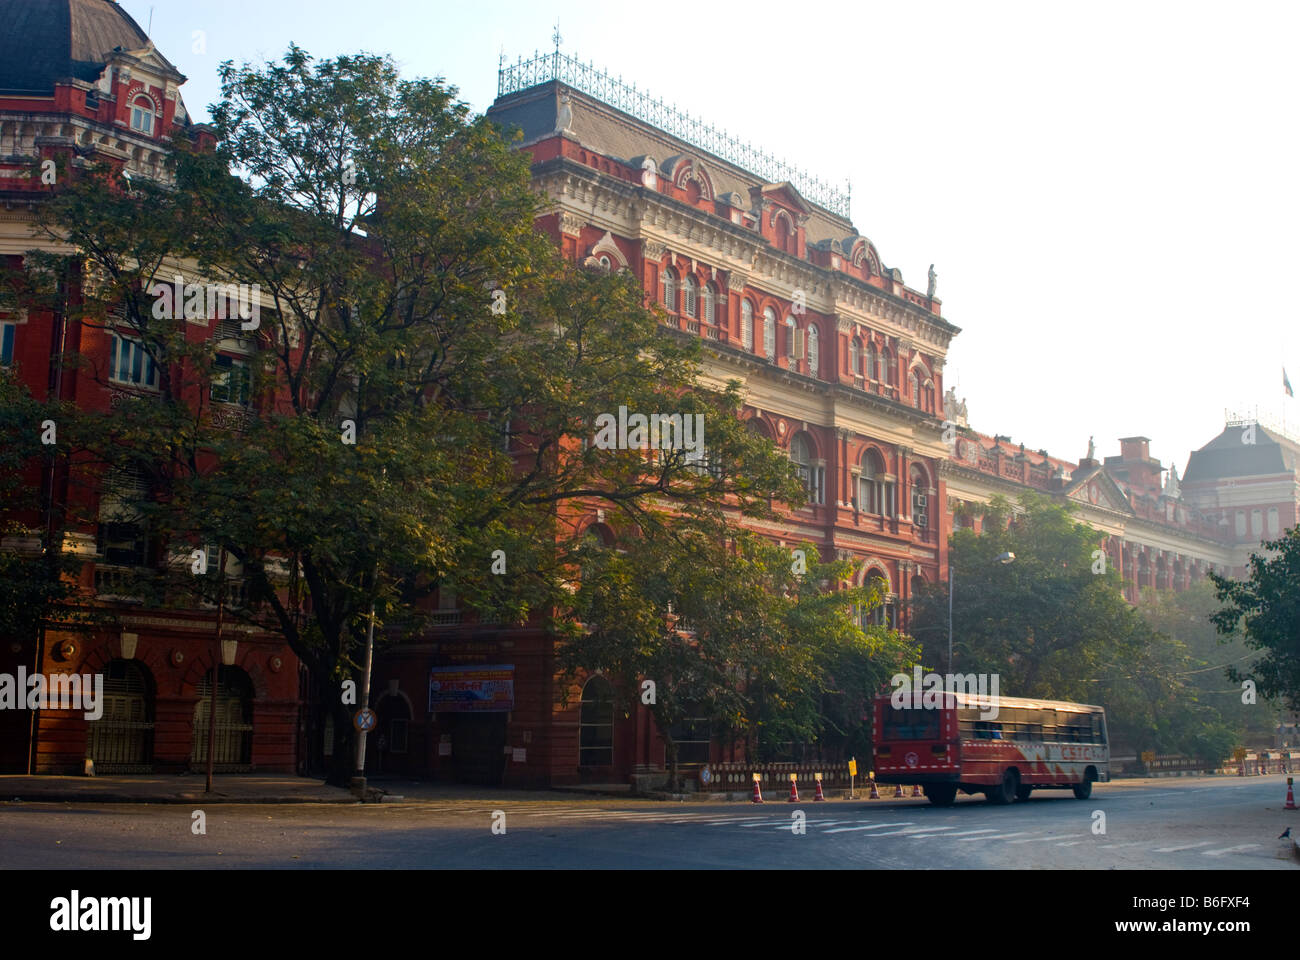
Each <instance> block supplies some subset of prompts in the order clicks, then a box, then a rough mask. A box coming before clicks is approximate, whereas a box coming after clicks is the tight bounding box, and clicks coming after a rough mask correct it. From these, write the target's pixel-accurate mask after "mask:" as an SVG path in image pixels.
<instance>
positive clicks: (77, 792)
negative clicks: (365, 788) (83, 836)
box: [0, 774, 357, 803]
mask: <svg viewBox="0 0 1300 960" xmlns="http://www.w3.org/2000/svg"><path fill="white" fill-rule="evenodd" d="M206 784H207V780H206V778H205V777H204V776H203V775H202V774H181V775H172V776H167V775H159V774H154V775H150V774H141V775H137V776H120V777H76V776H68V777H58V776H41V777H28V776H23V775H15V776H10V775H4V776H0V803H11V802H14V801H20V802H23V803H194V802H196V801H202V802H204V803H356V802H357V798H356V797H354V796H353V795H352V794H351V793H350V792H349V791H347V790H344V789H342V788H340V787H331V786H327V785H326V784H325V783H324V782H323V781H321V780H312V779H308V778H306V777H293V776H287V775H264V776H258V775H256V774H223V775H220V776H215V777H213V778H212V793H210V794H209V793H204V792H203V788H204V786H206Z"/></svg>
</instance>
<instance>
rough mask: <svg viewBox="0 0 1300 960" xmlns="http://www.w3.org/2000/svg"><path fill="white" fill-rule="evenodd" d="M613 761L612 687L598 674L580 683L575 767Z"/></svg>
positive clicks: (598, 765)
mask: <svg viewBox="0 0 1300 960" xmlns="http://www.w3.org/2000/svg"><path fill="white" fill-rule="evenodd" d="M613 764H614V688H613V686H612V685H611V684H610V682H609V681H608V680H607V679H605V677H603V676H602V675H600V674H599V673H597V674H593V675H592V676H590V677H588V678H587V682H586V683H584V684H583V685H582V698H581V704H580V706H579V709H578V766H580V767H608V766H613Z"/></svg>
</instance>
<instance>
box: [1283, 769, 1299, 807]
mask: <svg viewBox="0 0 1300 960" xmlns="http://www.w3.org/2000/svg"><path fill="white" fill-rule="evenodd" d="M1282 809H1283V810H1300V807H1297V806H1296V805H1295V794H1294V793H1292V792H1291V777H1287V778H1286V806H1285V807H1283V808H1282Z"/></svg>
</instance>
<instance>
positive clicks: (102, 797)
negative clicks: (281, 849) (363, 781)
mask: <svg viewBox="0 0 1300 960" xmlns="http://www.w3.org/2000/svg"><path fill="white" fill-rule="evenodd" d="M397 799H399V800H400V799H401V798H400V797H399V798H397ZM363 802H364V803H378V802H380V799H379V798H375V799H369V798H367V799H366V800H365V801H362V800H358V799H357V798H356V797H353V796H351V795H348V796H343V797H338V798H324V797H313V798H310V799H304V798H301V797H226V796H222V795H220V794H202V793H199V794H180V795H177V794H169V795H167V796H155V797H138V796H123V795H121V794H116V793H85V794H67V793H58V794H49V795H42V796H37V797H31V796H29V797H14V798H12V799H11V800H3V801H0V803H3V804H23V803H138V804H182V803H184V804H193V803H247V804H259V803H265V804H290V803H297V804H308V803H319V804H342V803H352V804H358V803H363ZM389 802H391V801H389Z"/></svg>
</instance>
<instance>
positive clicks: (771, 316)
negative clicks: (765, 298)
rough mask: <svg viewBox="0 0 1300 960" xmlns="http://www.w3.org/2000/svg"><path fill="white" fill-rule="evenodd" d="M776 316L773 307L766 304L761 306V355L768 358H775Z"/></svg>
mask: <svg viewBox="0 0 1300 960" xmlns="http://www.w3.org/2000/svg"><path fill="white" fill-rule="evenodd" d="M776 318H777V313H776V308H775V307H772V306H766V307H764V308H763V356H765V357H767V358H768V359H769V360H775V359H776V325H777V319H776Z"/></svg>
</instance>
